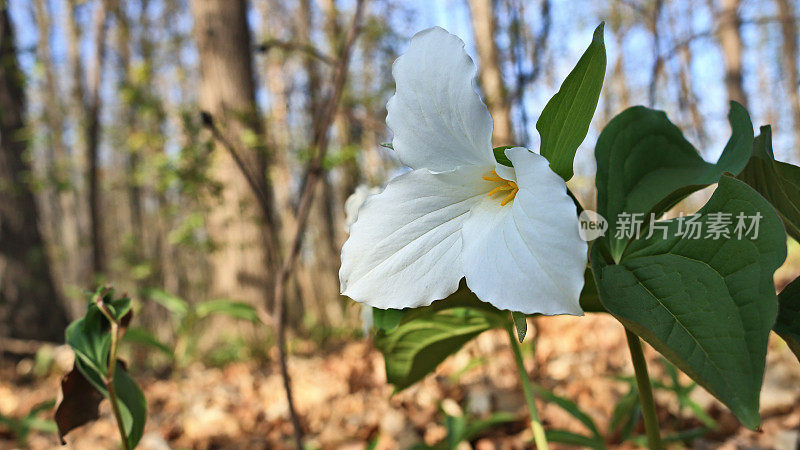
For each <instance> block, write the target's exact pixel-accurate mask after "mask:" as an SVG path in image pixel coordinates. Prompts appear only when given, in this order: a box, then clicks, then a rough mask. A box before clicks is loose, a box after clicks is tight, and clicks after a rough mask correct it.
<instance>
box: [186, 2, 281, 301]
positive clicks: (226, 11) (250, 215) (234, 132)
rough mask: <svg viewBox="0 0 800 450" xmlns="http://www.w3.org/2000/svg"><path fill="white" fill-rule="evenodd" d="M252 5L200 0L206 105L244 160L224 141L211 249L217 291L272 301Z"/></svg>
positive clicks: (196, 12) (273, 227) (272, 226)
mask: <svg viewBox="0 0 800 450" xmlns="http://www.w3.org/2000/svg"><path fill="white" fill-rule="evenodd" d="M247 12H248V11H247V5H246V2H245V1H244V0H194V1H192V14H193V16H194V20H195V38H196V40H197V48H198V51H199V55H200V72H201V84H200V106H201V108H202V109H203V111H206V112H208V113H210V114H211V116H212V117H213V120H214V124H215V126H216V127H218V128H219V129H220V131H221V133H223V135H224V136H225V139H226V140H227V141H228V142H229V143H231V144H232V145H233V147H235V149H234V151H236V152H237V154H238V158H240V160H241V161H242V163H243V164H242V167H241V168H239V166H238V165H237V163H236V160H235V159H234V158H233V157H232V155H231V153H230V151H231V150H232V149H231V148H227V147H225V146H223V145H221V144H220V143H218V144H217V149H216V151H215V152H216V154H215V160H214V168H213V169H212V170H213V171H214V173H213V175H214V177H215V178H216V179H217V181H218V182H220V185H221V187H222V191H221V203H220V204H219V205H217V206H215V207H214V208H213V210H212V211H213V212H212V213H211V215H210V217H209V223H208V229H209V234H210V236H211V238H212V240H213V241H214V243H215V244H216V245H218V250H217V251H216V252H214V254H213V255H212V256H211V259H212V261H211V264H212V287H211V290H212V295H225V296H229V297H230V296H232V297H235V298H238V299H242V300H245V301H250V302H264V301H265V299H266V300H267V302H268V303H269V302H270V300H269V299H270V298H271V289H270V285H271V282H270V281H269V280H270V278H271V275H270V274H271V273H272V270H271V268H274V267H275V264H276V261H277V256H278V255H277V238H276V236H277V234H276V231H277V228H278V227H277V224H276V221H275V219H274V206H273V205H274V202H273V194H272V189H271V185H270V183H269V182H268V180H267V177H266V173H267V162H268V159H267V156H268V155H267V153H266V148H265V146H264V144H263V143H264V133H263V124H262V122H261V119H260V117H259V115H258V110H257V107H256V102H255V84H254V74H253V62H252V59H251V58H252V51H251V42H250V29H249V27H248V24H247ZM241 169H243V170H245V171H249V173H248V174H244V173H243V172H242V170H241ZM243 175H244V176H243ZM246 177H249V178H250V182H248V179H247V178H246Z"/></svg>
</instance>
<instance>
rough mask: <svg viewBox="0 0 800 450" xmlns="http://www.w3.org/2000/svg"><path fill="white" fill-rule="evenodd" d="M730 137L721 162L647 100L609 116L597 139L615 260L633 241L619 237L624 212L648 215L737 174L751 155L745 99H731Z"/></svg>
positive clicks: (601, 194) (601, 200)
mask: <svg viewBox="0 0 800 450" xmlns="http://www.w3.org/2000/svg"><path fill="white" fill-rule="evenodd" d="M728 120H729V122H730V124H731V130H732V134H731V138H730V140H729V141H728V143H727V145H726V146H725V149H724V150H723V152H722V155H721V156H720V158H719V160H718V161H717V163H716V164H711V163H708V162H706V161H704V160H703V158H701V157H700V155H699V154H698V152H697V150H696V149H695V148H694V147H693V146H692V144H690V143H689V141H687V140H686V139H685V138H684V137H683V133H681V131H680V130H679V129H678V127H676V126H675V125H673V124H672V122H670V121H669V119H668V118H667V116H666V114H664V113H663V112H662V111H656V110H652V109H648V108H645V107H643V106H634V107H632V108H628V109H626V110H625V111H623V112H622V113H620V114H619V115H617V116H616V117H614V119H612V120H611V122H609V124H608V125H607V126H606V127H605V129H603V132H602V133H601V134H600V137H599V138H598V140H597V147H596V148H595V158H596V160H597V175H596V179H595V184H596V185H597V212H599V213H600V215H602V216H603V217H605V218H606V220H608V231H607V232H606V236H607V239H608V241H609V247H610V250H611V256H612V257H613V258H614V260H615V261H619V257H620V256H621V255H622V252H623V251H624V249H625V246H626V245H627V243H628V239H625V238H619V237H617V236H616V232H617V216H618V215H619V214H620V213H623V212H624V213H628V214H643V217H644V219H645V220H649V218H650V213H653V214H655V216H656V217H658V216H660V215H661V214H663V213H664V212H666V211H667V210H668V209H669V208H671V207H672V206H674V205H676V204H677V203H678V202H679V201H681V200H682V199H684V198H685V197H686V196H688V195H689V194H691V193H692V192H694V191H696V190H698V189H701V188H703V187H705V186H708V185H710V184H712V183H716V182H717V181H718V180H719V178H720V176H721V175H722V174H723V173H724V172H731V173H733V174H738V173H739V172H741V171H742V169H744V167H745V165H746V164H747V160H748V159H749V158H750V154H751V151H752V150H751V149H752V142H753V125H752V123H751V122H750V116H749V115H748V114H747V111H746V110H745V109H744V107H742V105H740V104H738V103H736V102H731V110H730V113H729V114H728Z"/></svg>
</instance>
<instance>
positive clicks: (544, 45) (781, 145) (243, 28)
mask: <svg viewBox="0 0 800 450" xmlns="http://www.w3.org/2000/svg"><path fill="white" fill-rule="evenodd" d="M355 9H356V2H355V1H354V0H292V1H282V0H252V1H249V2H247V1H245V0H193V1H188V0H0V146H1V147H2V148H0V337H3V338H11V339H5V340H0V347H2V346H4V345H5V346H6V350H10V351H13V346H14V345H16V344H18V345H21V346H22V347H24V344H25V343H26V342H28V341H30V340H53V341H61V340H63V330H64V327H65V326H66V325H67V323H68V322H69V321H70V320H72V319H74V318H75V317H77V316H79V315H81V314H82V313H83V311H84V308H85V295H84V294H83V290H84V289H90V288H93V287H94V286H96V285H97V284H99V283H104V282H111V283H113V284H114V286H115V287H117V289H118V290H119V291H126V292H128V293H129V294H131V295H132V297H133V298H134V299H135V301H136V302H138V305H139V307H138V312H137V314H138V317H137V319H136V321H137V324H138V325H140V326H143V327H144V328H146V329H148V330H150V331H151V332H152V333H153V334H155V335H156V337H158V338H159V339H161V340H170V339H171V337H170V336H171V334H172V333H174V329H173V328H171V327H170V326H166V325H167V324H169V323H171V322H169V320H170V319H169V318H168V317H167V316H166V315H165V314H164V309H163V308H162V307H161V306H155V305H153V306H152V307H150V306H149V305H150V304H151V303H152V300H154V299H155V300H157V301H159V302H161V303H162V304H164V303H165V302H166V303H168V300H164V299H165V298H167V299H169V298H173V299H174V298H178V299H185V300H186V302H188V303H189V304H198V303H200V302H204V301H207V300H213V299H219V298H227V299H234V300H237V301H243V302H247V303H249V304H251V305H253V306H254V307H255V308H256V309H257V310H258V314H259V317H260V318H261V319H262V320H263V321H265V322H267V323H271V322H274V320H275V306H276V305H274V302H273V298H274V291H275V289H274V288H275V286H274V283H275V274H276V273H278V272H279V271H281V264H282V261H284V259H285V255H287V254H289V253H291V252H292V248H291V247H292V245H293V239H292V236H293V233H294V232H295V230H297V229H301V230H302V229H303V228H302V226H300V227H298V221H300V222H302V221H303V217H302V215H304V214H305V212H304V211H303V209H304V205H303V199H302V192H303V191H304V187H305V185H306V183H308V182H309V180H310V179H314V178H315V177H317V179H319V181H320V182H319V183H317V184H316V188H315V196H314V198H313V202H312V203H311V204H310V205H308V207H309V208H310V209H308V214H309V215H308V225H307V227H306V228H305V229H304V231H303V233H302V238H303V239H302V242H301V246H300V248H299V253H298V257H297V259H296V261H293V263H292V264H291V267H290V269H291V276H290V277H289V278H288V281H287V284H286V286H285V296H286V314H287V324H288V329H289V330H290V335H292V336H306V337H308V336H311V337H312V338H313V339H316V340H317V341H318V342H322V341H324V340H326V339H328V338H329V337H331V336H342V335H346V336H354V335H358V334H359V333H360V331H359V330H360V327H361V325H360V323H361V322H360V308H359V307H358V305H356V304H355V303H353V302H351V301H349V300H347V299H345V298H343V297H341V296H340V295H339V283H338V274H337V273H338V267H339V250H340V248H341V245H342V243H343V242H344V240H345V238H346V236H347V234H346V226H345V224H346V220H345V208H344V204H345V200H346V199H347V198H348V196H349V195H350V194H352V193H353V192H354V191H355V190H356V188H357V187H358V186H359V185H366V186H369V187H380V186H382V185H383V184H384V183H385V182H386V181H387V180H388V179H389V178H391V177H392V176H394V175H395V174H397V173H398V171H400V170H402V168H401V167H400V165H399V163H398V161H397V159H396V158H395V157H394V155H393V153H392V152H391V151H390V150H388V149H386V148H383V147H381V146H380V144H381V143H382V142H387V141H390V140H391V134H390V132H389V131H388V130H387V128H386V126H385V123H384V118H385V115H386V109H385V106H386V101H387V100H388V98H389V97H390V96H391V95H392V93H393V91H394V85H393V80H392V78H391V65H392V62H393V60H394V59H395V58H396V57H397V56H398V55H399V54H400V53H402V52H403V51H405V49H406V48H407V46H408V40H409V38H410V37H411V36H412V35H413V34H414V33H415V32H416V31H419V30H421V29H423V28H427V27H430V26H434V25H438V26H442V27H443V28H445V29H447V30H448V31H450V32H452V33H454V34H457V35H458V36H460V37H461V38H462V39H464V40H465V42H466V43H467V50H468V52H469V53H470V55H472V56H473V58H474V59H475V60H476V63H477V64H478V67H479V80H478V81H479V83H478V84H479V86H480V89H481V94H482V96H483V98H484V99H485V101H486V103H487V105H488V107H489V109H490V111H491V114H492V116H493V118H494V125H495V129H494V144H495V145H497V146H499V145H507V144H519V145H524V146H527V147H529V148H533V149H535V148H537V145H538V143H537V141H538V134H537V132H536V130H535V123H536V119H537V118H538V115H539V113H540V112H541V110H542V108H543V107H544V104H545V102H546V101H547V99H549V98H550V96H551V95H552V94H553V93H554V92H555V91H556V90H557V89H558V86H559V84H560V82H561V81H562V80H563V79H564V77H565V76H566V74H567V73H568V72H569V70H570V69H571V68H572V66H573V65H574V64H575V62H576V61H577V59H578V57H579V56H580V54H581V53H582V52H583V50H584V49H585V48H586V46H587V45H588V43H589V41H590V40H591V35H592V30H593V29H594V27H596V26H597V24H598V23H599V22H601V21H605V22H606V27H605V39H606V46H607V52H608V66H607V72H606V79H605V84H604V88H603V92H602V94H601V99H600V104H599V106H598V110H597V114H596V116H595V119H594V121H593V125H592V128H591V130H590V133H589V136H588V137H587V138H586V140H585V142H584V143H583V145H582V147H581V149H580V151H579V153H578V157H577V160H576V177H575V178H574V179H573V180H572V181H571V182H570V183H571V187H572V189H573V191H575V192H577V193H578V195H579V197H580V198H581V200H582V202H583V204H584V205H586V206H587V207H591V206H590V205H593V203H594V187H593V174H594V161H593V157H592V150H593V147H594V143H595V141H596V138H597V135H598V133H599V130H600V129H602V127H603V126H604V125H605V124H606V123H607V122H608V121H609V120H610V119H611V118H612V117H613V116H614V115H616V114H617V113H619V112H621V111H622V110H623V109H624V108H626V107H628V106H631V105H637V104H643V105H646V106H650V107H654V108H658V109H663V110H665V111H666V112H667V114H668V115H669V117H670V118H671V119H672V120H673V121H674V122H675V123H676V124H677V125H678V126H679V127H680V128H681V129H682V130H684V133H685V134H686V136H687V138H688V139H689V140H690V141H691V142H692V143H693V144H695V146H696V147H697V148H698V149H701V152H702V154H703V156H704V157H705V158H706V159H709V160H711V159H715V158H716V157H717V156H718V155H719V153H720V152H721V150H722V148H723V146H724V145H725V142H726V140H727V138H728V136H729V128H728V125H727V121H726V115H727V112H728V101H729V100H736V101H738V102H740V103H742V104H743V105H745V106H746V107H747V108H748V110H749V111H750V114H751V116H752V119H753V123H754V124H755V125H756V126H759V125H763V124H772V126H773V133H774V136H775V145H774V146H775V154H776V157H777V159H779V160H783V161H789V162H793V163H795V164H798V163H800V66H799V65H798V64H799V63H800V61H798V45H800V41H798V39H799V38H798V20H800V3H798V2H797V1H796V0H760V1H757V0H706V1H689V0H604V1H589V0H575V1H557V0H531V1H525V0H441V1H426V0H411V1H399V0H369V1H366V2H365V4H364V10H363V18H362V20H361V28H360V29H359V30H358V33H356V32H355V31H356V30H354V29H353V23H354V20H353V18H354V15H355ZM351 41H352V45H350V42H351ZM345 53H347V54H349V55H350V57H349V58H346V57H344V58H343V57H342V55H343V54H345ZM340 75H341V76H340ZM203 112H204V113H206V114H201V113H203ZM319 155H324V158H323V159H322V160H321V161H320V164H318V165H316V164H314V161H315V159H316V158H317V157H318V156H319ZM792 249H793V250H792V251H793V255H795V256H794V257H790V259H791V258H794V259H793V261H795V265H794V266H787V267H786V268H784V269H782V270H783V272H781V273H782V274H783V275H782V276H783V277H784V279H783V281H781V280H779V281H778V283H782V282H784V283H785V282H787V281H789V280H790V279H792V278H793V277H794V276H795V275H796V274H797V273H798V272H800V266H798V265H796V262H797V260H798V257H797V245H796V244H792ZM221 323H222V324H224V323H225V322H221ZM248 327H249V325H248V326H238V325H237V326H235V327H230V326H219V327H213V332H210V331H208V332H204V333H203V336H202V337H203V339H206V340H210V339H212V340H213V342H215V344H209V343H208V342H207V343H206V344H207V345H209V346H210V347H214V348H217V349H218V350H219V349H223V350H224V351H225V352H229V353H230V352H231V351H232V350H231V347H229V346H228V347H226V346H224V345H222V344H219V342H220V340H225V339H227V340H229V341H236V340H238V341H242V340H251V341H252V340H255V341H257V342H258V345H255V346H252V347H254V348H256V350H253V351H255V352H258V351H260V352H264V353H268V352H269V351H270V350H269V348H270V346H269V345H268V344H269V343H270V342H272V340H271V339H273V338H272V337H270V336H269V335H264V333H265V331H264V329H265V328H264V327H261V328H258V329H256V327H252V329H251V328H248ZM207 330H211V328H208V329H207ZM254 336H255V337H254ZM3 343H5V344H3ZM258 349H260V350H258ZM2 351H3V348H0V352H2ZM248 351H249V350H248ZM224 358H232V357H231V356H230V354H228V355H227V356H223V359H224Z"/></svg>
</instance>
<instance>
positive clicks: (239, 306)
mask: <svg viewBox="0 0 800 450" xmlns="http://www.w3.org/2000/svg"><path fill="white" fill-rule="evenodd" d="M196 311H197V317H198V318H200V319H203V318H206V317H208V316H211V315H214V314H223V315H226V316H229V317H233V318H234V319H242V320H247V321H250V322H253V323H255V322H258V321H259V319H258V314H257V313H256V310H255V308H253V307H252V306H251V305H249V304H247V303H244V302H237V301H233V300H228V299H224V298H220V299H216V300H209V301H207V302H204V303H200V304H199V305H197V309H196Z"/></svg>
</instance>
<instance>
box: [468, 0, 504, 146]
mask: <svg viewBox="0 0 800 450" xmlns="http://www.w3.org/2000/svg"><path fill="white" fill-rule="evenodd" d="M468 3H469V8H470V13H471V15H472V32H473V35H474V37H475V46H476V47H477V48H478V58H479V59H480V63H479V64H478V75H479V77H480V81H481V87H482V88H483V93H484V97H485V99H484V100H485V101H486V106H488V107H489V112H490V113H491V114H492V119H493V120H494V130H493V132H492V142H493V145H495V146H500V145H513V144H514V130H513V126H512V123H511V105H510V104H509V102H508V98H507V96H506V87H505V83H504V82H503V72H502V70H501V68H500V56H499V50H498V48H497V43H496V42H495V40H494V37H495V35H496V34H497V30H496V19H495V13H494V1H493V0H469V2H468Z"/></svg>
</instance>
